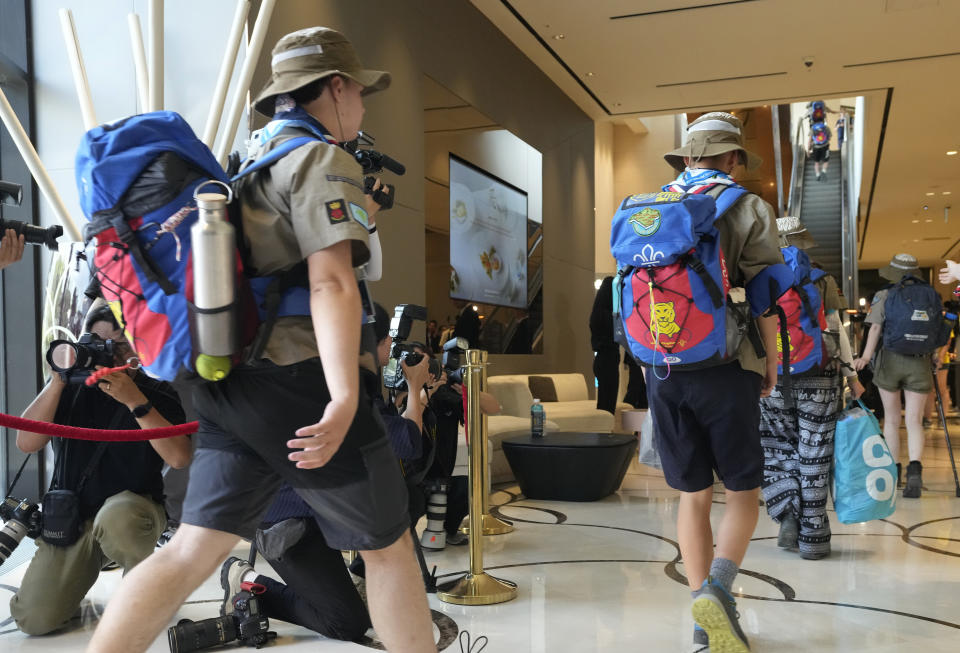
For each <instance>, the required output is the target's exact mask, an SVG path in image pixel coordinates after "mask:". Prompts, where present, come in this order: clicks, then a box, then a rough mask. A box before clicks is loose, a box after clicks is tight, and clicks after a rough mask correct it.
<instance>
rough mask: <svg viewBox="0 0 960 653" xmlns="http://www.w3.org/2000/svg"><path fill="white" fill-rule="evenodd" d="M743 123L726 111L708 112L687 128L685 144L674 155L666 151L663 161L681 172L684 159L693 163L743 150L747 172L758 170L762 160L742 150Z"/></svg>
mask: <svg viewBox="0 0 960 653" xmlns="http://www.w3.org/2000/svg"><path fill="white" fill-rule="evenodd" d="M742 127H743V124H742V123H741V122H740V119H739V118H737V117H736V116H734V115H733V114H730V113H726V112H723V111H712V112H710V113H705V114H703V115H702V116H700V117H699V118H697V119H696V120H694V121H693V122H692V123H690V124H689V125H687V142H686V144H685V145H684V146H683V147H681V148H679V149H676V150H674V151H672V152H667V153H666V154H664V155H663V158H664V159H666V160H667V163H669V164H670V165H671V166H673V167H674V169H676V170H677V171H679V172H683V171H684V169H685V168H686V166H685V165H684V164H683V159H684V158H685V157H690V158H691V159H694V160H699V159H702V158H703V157H707V156H716V155H717V154H724V153H726V152H730V151H733V150H740V151H741V152H743V154H744V157H746V161H745V164H746V166H747V170H755V169H757V168H759V167H760V164H761V163H763V159H761V158H760V157H758V156H757V155H756V154H754V153H753V152H748V151H747V150H746V149H744V147H743V134H742V132H741V128H742Z"/></svg>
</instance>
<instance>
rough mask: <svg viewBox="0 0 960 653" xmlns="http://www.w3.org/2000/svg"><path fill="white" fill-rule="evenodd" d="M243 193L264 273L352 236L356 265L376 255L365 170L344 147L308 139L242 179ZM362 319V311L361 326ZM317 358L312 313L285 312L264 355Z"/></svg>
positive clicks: (257, 269) (255, 256) (258, 269)
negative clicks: (366, 206) (371, 238)
mask: <svg viewBox="0 0 960 653" xmlns="http://www.w3.org/2000/svg"><path fill="white" fill-rule="evenodd" d="M303 135H311V134H310V132H308V131H306V130H301V129H298V128H295V127H289V128H287V129H285V130H284V131H283V132H281V135H280V136H279V137H277V138H274V139H273V140H271V141H269V142H268V143H266V144H265V145H263V146H261V147H260V148H259V150H258V151H257V152H256V153H255V155H254V156H255V158H259V157H261V156H263V155H264V154H266V153H267V152H269V151H270V150H272V149H273V148H274V147H276V146H277V145H279V144H280V143H282V142H283V141H285V140H287V139H288V138H292V137H296V136H303ZM238 193H239V196H240V202H241V206H242V211H243V233H244V238H245V240H246V244H247V247H248V248H249V251H250V259H249V263H250V265H251V266H252V268H253V272H254V274H255V275H256V276H268V275H271V274H274V273H277V272H280V271H283V270H286V269H288V268H290V267H293V266H294V265H296V264H297V263H300V262H301V261H303V260H304V259H306V258H307V257H308V256H310V255H311V254H313V253H314V252H318V251H320V250H322V249H326V248H327V247H330V246H331V245H335V244H337V243H339V242H341V241H344V240H349V241H351V250H352V264H353V266H355V267H356V266H358V265H362V264H363V263H366V261H367V260H368V259H369V258H370V251H369V249H368V245H367V238H368V232H367V227H368V225H367V214H366V211H365V210H364V208H363V207H364V194H363V173H362V170H361V168H360V165H359V164H358V163H357V162H356V160H354V158H353V157H352V156H350V155H349V154H348V153H347V152H345V151H344V150H343V149H342V148H340V147H338V146H336V145H330V144H327V143H323V142H322V141H317V142H316V143H308V144H307V145H303V146H301V147H299V148H297V149H295V150H293V152H291V153H289V154H287V155H286V156H284V157H283V158H281V159H280V160H279V161H277V162H276V163H274V164H273V165H272V166H270V167H268V168H267V169H265V170H259V171H257V172H254V173H251V174H250V175H249V176H247V177H245V178H244V179H242V180H241V182H240V187H239V190H238ZM360 319H361V316H360V315H359V314H358V315H357V316H356V320H357V327H358V328H359V327H360ZM317 356H319V351H318V350H317V340H316V336H315V335H314V330H313V322H312V319H311V317H310V316H309V315H305V316H289V317H281V318H279V319H278V320H277V323H276V325H275V326H274V328H273V332H272V333H271V335H270V340H269V341H268V342H267V346H266V348H265V349H264V354H263V357H264V358H267V359H269V360H271V361H273V362H274V363H276V364H277V365H291V364H293V363H297V362H300V361H302V360H306V359H308V358H315V357H317Z"/></svg>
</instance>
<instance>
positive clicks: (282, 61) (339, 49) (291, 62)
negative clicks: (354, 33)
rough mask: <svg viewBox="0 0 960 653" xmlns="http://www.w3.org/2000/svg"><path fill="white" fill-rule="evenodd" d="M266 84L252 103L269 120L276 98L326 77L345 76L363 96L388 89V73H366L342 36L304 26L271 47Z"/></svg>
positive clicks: (374, 71)
mask: <svg viewBox="0 0 960 653" xmlns="http://www.w3.org/2000/svg"><path fill="white" fill-rule="evenodd" d="M270 69H271V70H272V74H271V75H270V81H268V82H267V84H266V86H264V87H263V90H262V91H260V93H259V94H258V95H257V98H256V100H254V103H253V106H254V108H255V109H256V110H257V111H259V112H260V113H262V114H263V115H265V116H267V117H272V116H273V113H274V104H275V101H276V97H277V96H278V95H281V94H283V93H289V92H290V91H295V90H297V89H298V88H301V87H303V86H306V85H307V84H309V83H310V82H313V81H316V80H318V79H323V78H324V77H329V76H330V75H343V76H344V77H349V78H350V79H352V80H354V81H355V82H357V83H359V84H360V85H361V86H363V94H364V95H367V94H368V93H373V92H374V91H382V90H383V89H385V88H387V87H388V86H390V73H388V72H385V71H382V70H367V69H366V68H364V67H363V65H362V64H361V63H360V59H359V57H357V52H356V50H354V49H353V44H351V43H350V41H349V40H348V39H347V37H346V36H344V35H343V34H341V33H340V32H338V31H336V30H332V29H330V28H327V27H308V28H306V29H302V30H299V31H296V32H293V33H291V34H287V35H286V36H284V37H283V38H281V39H280V40H279V41H277V44H276V45H275V46H273V52H272V53H271V59H270Z"/></svg>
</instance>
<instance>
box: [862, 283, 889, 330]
mask: <svg viewBox="0 0 960 653" xmlns="http://www.w3.org/2000/svg"><path fill="white" fill-rule="evenodd" d="M886 302H887V290H886V289H883V290H878V291H877V294H876V295H874V296H873V301H871V302H870V312H869V313H867V317H866V319H864V323H866V324H871V325H873V324H879V325H880V326H883V318H884V317H886V314H885V312H884V311H885V309H884V304H886Z"/></svg>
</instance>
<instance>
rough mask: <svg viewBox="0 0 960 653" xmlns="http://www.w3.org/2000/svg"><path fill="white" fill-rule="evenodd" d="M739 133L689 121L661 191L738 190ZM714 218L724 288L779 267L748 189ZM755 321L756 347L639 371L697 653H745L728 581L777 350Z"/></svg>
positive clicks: (747, 519)
mask: <svg viewBox="0 0 960 653" xmlns="http://www.w3.org/2000/svg"><path fill="white" fill-rule="evenodd" d="M741 130H742V124H741V122H740V120H739V119H738V118H737V117H736V116H734V115H732V114H730V113H725V112H719V111H715V112H710V113H706V114H704V115H702V116H700V117H699V118H697V119H696V120H694V121H693V122H691V123H690V125H689V126H688V127H687V131H686V142H685V143H684V144H683V146H682V147H679V148H677V149H675V150H673V151H671V152H668V153H666V154H665V155H664V159H665V160H666V161H667V163H669V164H670V165H671V166H672V167H673V168H674V169H675V170H676V171H677V172H678V173H679V176H678V177H677V179H676V180H674V181H673V182H671V183H670V184H668V185H666V186H664V187H663V191H666V192H683V193H691V192H705V193H708V194H710V195H712V196H714V197H718V196H720V195H721V194H722V193H723V192H726V191H727V190H728V189H730V188H735V187H736V188H738V185H737V184H736V182H735V181H734V176H735V175H736V174H737V172H738V171H739V170H740V169H741V166H742V167H745V168H747V169H754V168H756V167H757V166H759V165H760V163H761V161H760V158H759V157H757V156H756V155H755V154H753V153H752V152H749V151H748V150H747V149H746V148H744V145H743V135H742V131H741ZM715 224H716V227H717V230H718V232H719V240H720V246H721V249H722V251H723V255H724V258H725V261H726V269H727V273H728V275H729V280H730V285H731V287H733V288H737V289H740V292H743V289H744V288H748V287H749V286H750V284H751V282H752V281H753V280H754V279H759V278H760V275H763V274H765V273H767V272H769V271H770V270H771V269H776V268H775V266H779V267H781V268H782V267H783V258H782V256H781V255H780V249H779V247H778V241H777V228H776V221H775V214H774V211H773V208H772V207H771V206H770V205H769V204H767V203H766V202H764V201H763V199H761V198H760V197H758V196H757V195H755V194H752V193H745V194H743V195H742V196H740V197H738V198H737V199H736V201H735V202H734V203H733V204H732V205H730V207H729V208H728V209H727V210H726V211H725V212H723V213H722V215H720V217H719V218H718V219H717V220H716V223H715ZM764 296H766V297H769V291H765V293H764ZM767 308H769V306H767V307H764V308H763V310H759V311H757V313H758V314H759V313H763V312H764V311H765V310H766V309H767ZM756 322H757V330H756V331H758V332H759V340H760V341H762V343H763V347H762V348H760V347H759V343H758V342H757V340H758V338H757V337H753V338H744V340H743V342H742V343H741V344H740V346H739V347H738V349H737V350H736V351H735V352H734V353H733V355H732V356H730V358H729V359H725V360H724V361H722V362H721V363H720V364H717V365H714V366H713V367H707V368H704V369H697V370H696V371H687V370H678V369H672V370H671V371H670V373H669V374H667V375H666V376H665V377H664V376H663V374H648V375H647V396H648V399H649V404H650V410H651V412H652V413H653V420H654V423H655V424H656V434H655V437H656V440H657V449H658V451H659V452H660V457H661V462H662V464H663V471H664V476H665V478H666V481H667V483H668V484H669V485H670V486H671V487H672V488H674V489H677V490H679V491H680V492H681V495H680V507H679V510H678V516H677V531H678V534H679V544H680V551H681V554H682V557H683V563H684V569H685V573H686V575H687V581H688V583H689V586H690V589H691V591H692V592H693V606H692V611H693V616H694V620H695V622H696V627H695V630H694V633H693V639H694V650H696V651H706V650H709V647H710V645H711V643H713V644H715V649H714V650H723V651H733V652H736V653H741V652H743V651H749V644H748V641H747V636H746V635H745V634H744V632H743V630H742V629H741V628H740V624H739V622H738V618H737V613H736V604H735V602H734V600H733V596H732V586H733V581H734V579H735V578H736V575H737V573H738V571H739V566H740V564H741V563H742V561H743V558H744V555H745V554H746V550H747V547H748V545H749V543H750V538H751V537H752V535H753V531H754V529H755V527H756V524H757V519H758V517H759V510H758V507H759V501H758V499H759V493H760V485H761V482H762V481H763V449H762V447H761V444H760V431H759V419H760V411H759V399H760V396H761V394H763V395H767V394H769V393H770V391H771V390H772V389H773V387H774V386H775V385H776V382H777V359H776V357H775V356H769V357H765V356H764V355H763V351H761V349H764V350H766V351H770V352H775V351H776V346H777V337H776V329H777V322H776V318H775V317H773V318H769V317H760V318H758V319H757V320H756ZM711 328H712V327H711ZM752 328H753V327H752V326H751V329H752ZM754 335H756V333H755V334H754ZM715 469H716V471H717V473H718V474H719V476H720V477H721V479H722V480H723V484H724V488H725V490H726V508H725V510H724V514H723V517H722V523H721V526H720V527H719V528H718V530H717V533H718V537H717V542H716V549H714V541H713V530H712V528H711V524H710V512H711V507H712V501H713V484H714V470H715Z"/></svg>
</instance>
